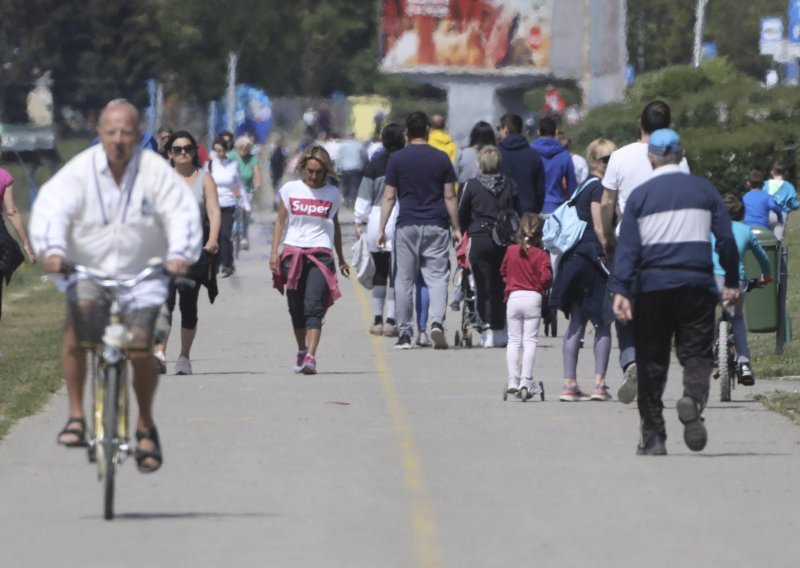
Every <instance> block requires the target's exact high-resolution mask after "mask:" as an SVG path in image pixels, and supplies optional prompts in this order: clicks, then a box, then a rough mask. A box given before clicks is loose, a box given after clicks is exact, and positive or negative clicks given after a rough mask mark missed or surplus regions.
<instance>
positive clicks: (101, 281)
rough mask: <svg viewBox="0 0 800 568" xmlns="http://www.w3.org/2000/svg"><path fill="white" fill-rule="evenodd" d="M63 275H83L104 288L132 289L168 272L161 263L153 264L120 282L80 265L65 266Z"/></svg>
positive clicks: (62, 271) (62, 270)
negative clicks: (154, 276)
mask: <svg viewBox="0 0 800 568" xmlns="http://www.w3.org/2000/svg"><path fill="white" fill-rule="evenodd" d="M61 273H62V274H63V275H65V276H69V275H70V274H72V273H76V274H82V275H84V276H86V277H87V278H89V280H91V281H92V282H94V283H95V284H97V285H98V286H100V287H102V288H132V287H134V286H136V285H137V284H139V283H140V282H144V281H145V280H147V279H148V278H150V277H152V276H153V275H166V274H167V270H166V267H165V266H164V264H163V263H161V262H159V263H158V264H152V265H150V266H148V267H147V268H145V269H144V270H142V271H141V272H140V273H139V274H137V275H136V276H134V277H133V278H126V279H125V280H118V279H115V278H107V277H104V276H102V275H100V274H97V273H96V272H95V271H93V270H92V269H90V268H87V267H85V266H82V265H80V264H64V266H63V267H62V269H61Z"/></svg>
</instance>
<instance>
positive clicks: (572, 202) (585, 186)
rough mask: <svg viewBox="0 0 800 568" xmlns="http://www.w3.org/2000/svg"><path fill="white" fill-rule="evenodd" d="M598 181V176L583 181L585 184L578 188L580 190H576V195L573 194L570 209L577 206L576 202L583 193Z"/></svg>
mask: <svg viewBox="0 0 800 568" xmlns="http://www.w3.org/2000/svg"><path fill="white" fill-rule="evenodd" d="M596 179H600V178H599V177H597V176H589V177H588V178H586V179H585V180H584V181H583V183H582V184H581V185H580V186H578V189H576V190H575V193H573V194H572V197H571V198H570V200H569V205H570V207H573V206H574V205H575V202H576V201H577V200H578V196H579V195H580V194H581V192H582V191H583V190H584V189H586V188H587V187H588V186H589V184H590V183H591V182H592V181H594V180H596Z"/></svg>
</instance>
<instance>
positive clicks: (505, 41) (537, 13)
mask: <svg viewBox="0 0 800 568" xmlns="http://www.w3.org/2000/svg"><path fill="white" fill-rule="evenodd" d="M553 4H554V0H384V2H383V15H382V18H381V55H380V56H381V69H382V70H383V71H387V72H395V73H401V72H406V73H448V74H451V73H452V74H487V75H518V74H532V73H548V72H549V71H550V48H551V39H552V18H553Z"/></svg>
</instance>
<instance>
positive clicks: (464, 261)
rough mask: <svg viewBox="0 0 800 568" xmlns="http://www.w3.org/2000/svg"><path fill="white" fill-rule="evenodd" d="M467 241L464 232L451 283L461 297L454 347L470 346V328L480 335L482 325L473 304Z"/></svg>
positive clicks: (473, 297)
mask: <svg viewBox="0 0 800 568" xmlns="http://www.w3.org/2000/svg"><path fill="white" fill-rule="evenodd" d="M468 242H469V240H468V237H467V235H466V234H465V235H464V238H463V239H462V240H461V244H460V245H459V247H458V250H457V251H456V262H457V264H458V270H457V271H456V274H455V276H454V277H453V283H454V284H456V285H457V286H458V290H459V293H460V294H459V295H460V296H461V299H462V302H461V325H460V326H459V329H458V331H456V335H455V338H454V339H453V344H454V345H455V346H456V347H472V345H473V343H472V330H475V331H476V332H477V333H478V336H480V333H481V328H482V326H483V324H482V322H481V318H480V317H479V316H478V310H477V308H476V306H475V278H474V276H473V275H472V270H471V269H470V266H469V258H468V254H467V251H468V247H469V245H468Z"/></svg>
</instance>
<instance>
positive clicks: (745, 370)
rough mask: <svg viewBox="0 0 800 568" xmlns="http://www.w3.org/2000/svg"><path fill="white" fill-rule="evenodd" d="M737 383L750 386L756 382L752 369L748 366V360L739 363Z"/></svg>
mask: <svg viewBox="0 0 800 568" xmlns="http://www.w3.org/2000/svg"><path fill="white" fill-rule="evenodd" d="M739 384H740V385H744V386H746V387H752V386H753V385H754V384H756V378H755V377H754V376H753V369H752V368H751V367H750V363H749V362H748V361H744V362H742V363H739Z"/></svg>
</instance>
